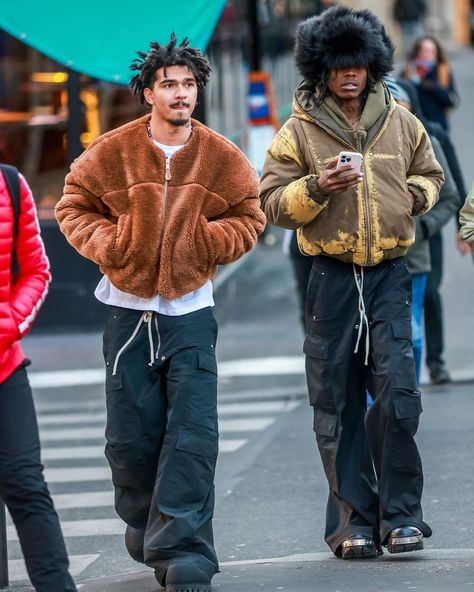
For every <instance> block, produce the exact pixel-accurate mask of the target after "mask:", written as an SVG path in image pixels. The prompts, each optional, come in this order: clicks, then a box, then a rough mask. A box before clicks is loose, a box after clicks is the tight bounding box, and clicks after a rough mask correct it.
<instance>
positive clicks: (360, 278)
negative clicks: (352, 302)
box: [352, 264, 370, 366]
mask: <svg viewBox="0 0 474 592" xmlns="http://www.w3.org/2000/svg"><path fill="white" fill-rule="evenodd" d="M352 269H353V272H354V279H355V283H356V286H357V291H358V292H359V315H360V319H359V330H358V333H357V342H356V346H355V349H354V353H355V354H356V353H357V352H358V351H359V343H360V339H361V337H362V331H363V326H364V323H365V326H366V330H367V331H366V335H365V361H364V364H365V365H366V366H367V365H368V363H369V347H370V333H369V319H368V318H367V313H366V310H365V302H364V293H363V290H364V268H363V267H361V268H360V275H359V274H358V273H357V271H356V268H355V265H354V264H352Z"/></svg>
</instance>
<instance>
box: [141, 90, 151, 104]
mask: <svg viewBox="0 0 474 592" xmlns="http://www.w3.org/2000/svg"><path fill="white" fill-rule="evenodd" d="M143 96H144V97H145V101H146V102H147V103H148V104H149V105H153V91H152V90H151V88H148V87H146V88H145V90H144V91H143Z"/></svg>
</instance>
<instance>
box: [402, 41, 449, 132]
mask: <svg viewBox="0 0 474 592" xmlns="http://www.w3.org/2000/svg"><path fill="white" fill-rule="evenodd" d="M403 78H405V79H407V80H411V82H412V83H413V84H414V85H415V88H416V90H417V92H418V98H419V100H420V106H421V111H422V113H423V115H424V116H425V117H426V119H428V120H429V121H435V122H437V123H439V124H440V125H442V126H443V128H444V129H445V130H449V122H448V115H449V111H450V109H452V108H454V107H456V106H457V105H458V104H459V96H458V93H457V90H456V85H455V81H454V76H453V72H452V69H451V66H450V64H449V62H448V59H447V57H446V54H445V52H444V50H443V48H442V47H441V44H440V42H439V41H438V40H437V39H435V38H434V37H431V36H428V35H427V36H425V37H421V38H420V39H418V40H417V41H416V42H415V44H414V46H413V49H412V51H411V52H410V55H409V63H408V65H407V66H406V68H405V69H404V72H403Z"/></svg>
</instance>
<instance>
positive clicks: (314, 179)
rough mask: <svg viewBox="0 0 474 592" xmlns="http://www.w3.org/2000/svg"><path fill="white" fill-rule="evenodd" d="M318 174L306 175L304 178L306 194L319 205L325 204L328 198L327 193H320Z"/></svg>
mask: <svg viewBox="0 0 474 592" xmlns="http://www.w3.org/2000/svg"><path fill="white" fill-rule="evenodd" d="M318 180H319V177H318V175H308V177H307V179H306V188H307V190H308V196H309V197H310V198H311V199H312V200H313V201H315V202H316V203H318V204H320V205H322V206H323V205H325V204H326V203H327V201H328V200H329V197H330V196H329V195H328V194H326V193H322V192H321V190H320V188H319V183H318Z"/></svg>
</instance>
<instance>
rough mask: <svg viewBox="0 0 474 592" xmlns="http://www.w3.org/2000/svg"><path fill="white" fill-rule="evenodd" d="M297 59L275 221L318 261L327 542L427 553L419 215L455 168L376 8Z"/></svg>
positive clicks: (357, 549)
mask: <svg viewBox="0 0 474 592" xmlns="http://www.w3.org/2000/svg"><path fill="white" fill-rule="evenodd" d="M295 56H296V63H297V65H298V68H299V70H300V72H301V74H302V75H303V77H304V80H303V82H301V84H300V85H299V86H298V88H297V90H296V93H295V97H294V102H293V113H292V117H291V118H290V119H289V120H288V121H287V122H286V123H285V125H284V126H283V127H282V129H281V130H280V131H279V132H278V133H277V135H276V137H275V139H274V141H273V143H272V144H271V146H270V149H269V151H268V154H267V158H266V161H265V166H264V170H263V175H262V180H261V187H260V192H261V201H262V207H263V209H264V211H265V213H266V215H267V218H268V220H269V221H270V222H271V223H273V224H276V225H278V226H283V227H285V228H292V229H297V236H298V243H299V246H300V249H301V250H302V251H303V252H304V253H305V254H306V255H308V256H311V257H313V268H312V271H311V276H310V280H309V287H308V295H307V302H306V311H307V314H306V323H307V336H306V339H305V344H304V352H305V354H306V375H307V382H308V390H309V397H310V403H311V405H312V406H313V408H314V430H315V433H316V439H317V443H318V447H319V451H320V454H321V458H322V462H323V466H324V470H325V473H326V477H327V479H328V483H329V489H330V492H329V499H328V505H327V515H326V534H325V538H326V542H327V543H328V545H329V546H330V548H331V549H332V551H333V552H334V553H335V554H336V555H337V556H338V557H343V558H344V559H352V558H358V557H376V556H377V555H378V554H379V553H380V552H381V546H384V545H385V546H387V548H388V551H389V552H391V553H398V552H402V551H413V550H416V549H421V548H422V547H423V537H429V536H430V535H431V529H430V527H429V526H428V525H427V524H426V523H425V522H424V520H423V515H422V510H421V494H422V487H423V473H422V466H421V459H420V455H419V452H418V449H417V446H416V443H415V439H414V436H415V433H416V431H417V427H418V421H419V415H420V413H421V411H422V407H421V398H420V392H419V391H418V390H417V386H416V377H415V365H414V358H413V350H412V345H411V306H410V302H411V281H410V275H409V273H408V270H407V266H406V261H405V257H404V255H405V253H406V251H407V248H408V247H409V246H410V245H411V244H412V243H413V240H414V221H413V218H412V216H417V215H421V214H424V213H425V212H427V211H428V210H429V209H430V208H431V207H432V206H433V205H434V204H435V203H436V201H437V199H438V191H439V188H440V186H441V184H442V181H443V173H442V170H441V167H440V166H439V164H438V162H437V161H436V159H435V157H434V154H433V149H432V147H431V142H430V140H429V138H428V135H427V134H426V132H425V130H424V128H423V126H422V125H421V123H420V122H419V121H418V120H417V119H416V118H415V117H414V116H413V115H412V114H411V113H409V111H407V110H406V109H404V108H403V107H399V106H398V105H397V104H396V103H395V101H394V100H393V99H392V97H391V96H390V93H389V91H388V89H387V87H386V86H385V84H384V83H383V82H382V78H383V76H384V75H386V74H388V73H389V72H390V71H391V69H392V61H393V45H392V43H391V41H390V39H389V38H388V37H387V35H386V33H385V30H384V28H383V26H382V24H381V23H380V21H379V20H378V19H377V18H376V17H375V16H374V15H373V14H372V13H371V12H370V11H367V10H363V11H354V10H350V9H348V8H343V7H339V8H335V9H330V10H328V11H327V12H325V13H324V14H323V15H322V16H320V17H313V18H310V19H308V20H306V21H304V22H303V23H301V24H300V26H299V28H298V31H297V40H296V48H295ZM341 152H343V153H344V158H345V159H346V163H347V155H348V154H349V155H351V154H353V155H354V161H357V160H359V157H358V156H357V155H356V153H358V154H361V155H362V166H361V172H359V171H358V170H357V169H355V168H354V167H352V166H351V165H350V164H349V165H348V164H346V165H343V166H341V162H342V156H341ZM338 155H339V157H338ZM366 389H368V390H369V392H370V393H371V394H372V396H373V398H374V404H373V405H372V406H371V407H370V409H369V410H367V411H366V398H367V397H366ZM364 423H365V426H364Z"/></svg>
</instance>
